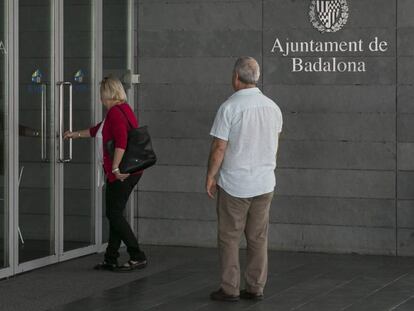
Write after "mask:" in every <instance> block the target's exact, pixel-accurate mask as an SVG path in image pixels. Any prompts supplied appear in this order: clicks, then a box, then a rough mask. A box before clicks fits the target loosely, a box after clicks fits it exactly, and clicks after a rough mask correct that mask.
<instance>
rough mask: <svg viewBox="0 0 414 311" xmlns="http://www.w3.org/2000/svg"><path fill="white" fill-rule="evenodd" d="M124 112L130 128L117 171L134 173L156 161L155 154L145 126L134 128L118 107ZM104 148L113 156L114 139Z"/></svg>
mask: <svg viewBox="0 0 414 311" xmlns="http://www.w3.org/2000/svg"><path fill="white" fill-rule="evenodd" d="M118 108H119V110H121V112H122V113H123V114H124V116H125V118H126V119H127V121H128V124H129V126H130V127H131V129H130V130H129V131H128V143H127V147H126V149H125V153H124V156H123V157H122V160H121V163H120V164H119V171H120V172H121V173H124V174H125V173H135V172H138V171H142V170H144V169H146V168H148V167H150V166H153V165H154V164H155V163H156V162H157V156H156V155H155V152H154V150H153V148H152V143H151V137H150V135H149V133H148V127H147V126H141V127H138V128H134V127H133V126H132V124H131V122H130V121H129V119H128V117H127V115H126V114H125V112H124V111H123V110H122V109H121V108H120V107H118ZM106 149H107V151H108V153H109V155H110V156H111V158H112V159H113V158H114V153H115V140H113V139H112V140H110V141H108V142H107V143H106Z"/></svg>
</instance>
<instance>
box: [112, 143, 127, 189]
mask: <svg viewBox="0 0 414 311" xmlns="http://www.w3.org/2000/svg"><path fill="white" fill-rule="evenodd" d="M124 153H125V149H122V148H115V152H114V159H113V161H112V173H113V174H114V175H115V176H116V178H117V179H119V180H120V181H124V179H126V178H128V176H129V174H123V173H121V171H120V170H119V164H120V163H121V161H122V157H123V156H124Z"/></svg>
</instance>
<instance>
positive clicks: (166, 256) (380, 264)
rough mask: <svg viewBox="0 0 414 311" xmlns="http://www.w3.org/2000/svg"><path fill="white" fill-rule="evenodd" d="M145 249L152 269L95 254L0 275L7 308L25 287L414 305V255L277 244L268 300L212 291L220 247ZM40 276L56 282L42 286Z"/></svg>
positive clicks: (61, 292)
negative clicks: (114, 267) (103, 260)
mask: <svg viewBox="0 0 414 311" xmlns="http://www.w3.org/2000/svg"><path fill="white" fill-rule="evenodd" d="M146 249H147V251H148V253H149V255H150V256H149V257H150V259H151V262H152V265H151V266H149V267H148V268H147V269H146V270H145V271H140V272H134V273H127V274H119V273H111V272H97V271H93V270H92V271H91V270H90V269H89V268H90V264H92V260H91V259H93V260H96V259H98V255H94V256H89V257H86V258H81V259H78V260H74V261H71V262H67V263H63V264H59V265H56V266H53V267H48V268H45V269H42V273H41V274H40V275H36V274H39V271H40V270H38V271H33V272H30V273H28V274H25V275H22V276H18V277H16V278H13V279H11V280H5V281H0V310H23V309H19V308H17V307H16V308H15V307H13V306H16V305H18V303H17V299H19V295H16V294H15V293H14V294H13V295H4V296H3V295H2V294H5V293H6V292H7V291H13V292H15V291H18V292H19V288H21V289H22V291H20V299H23V300H24V299H25V300H26V302H27V303H26V307H27V305H30V303H32V304H31V308H29V309H27V308H26V309H25V310H45V309H49V310H53V311H63V310H64V311H78V310H79V311H80V310H82V311H85V310H88V311H92V310H105V311H106V310H108V311H109V310H111V311H124V310H125V311H126V310H168V311H175V310H180V311H181V310H203V311H206V310H220V311H221V310H252V311H253V310H257V311H277V310H281V311H287V310H302V311H303V310H315V311H335V310H349V311H350V310H358V311H363V310H372V311H380V310H399V311H402V310H410V311H413V310H414V258H394V257H375V256H357V255H325V254H305V253H286V252H270V254H269V259H270V260H269V261H270V267H269V280H268V284H267V287H266V291H265V300H263V301H261V302H256V303H255V302H249V301H240V302H237V303H218V302H212V301H210V300H209V298H208V295H209V293H210V291H212V290H215V289H217V285H218V280H219V276H218V267H217V252H216V250H214V249H198V248H181V247H180V248H172V247H147V248H146ZM241 255H242V257H243V255H244V253H243V252H242V253H241ZM76 269H77V270H79V271H77V270H76ZM82 275H83V277H82ZM39 277H41V279H42V281H39V280H38V278H39ZM59 277H64V278H65V280H62V282H64V284H63V285H62V284H60V283H59V281H58V280H59ZM27 278H30V279H32V283H31V285H32V286H29V287H28V286H27V285H28V284H27V282H29V280H28V279H27ZM48 278H49V279H50V280H48ZM70 278H73V280H72V281H70V282H69V281H68V279H70ZM25 279H27V280H25ZM52 279H53V281H51V280H52ZM16 282H17V283H20V285H18V284H17V285H16V284H14V283H16ZM36 282H38V283H39V282H43V283H42V284H50V285H48V286H50V288H47V286H45V285H43V286H44V288H42V290H40V291H39V289H38V285H36ZM65 282H66V283H65ZM7 283H8V284H7ZM57 284H60V285H57ZM56 287H58V288H56ZM30 288H32V291H33V290H34V291H35V292H34V293H31V294H30V293H28V292H27V291H28V290H30ZM74 292H76V293H74ZM30 297H33V298H32V299H33V301H32V302H31V301H30ZM35 297H36V298H35ZM4 299H6V300H7V299H10V303H6V300H4ZM42 300H43V302H42ZM35 301H36V302H35ZM2 306H4V307H8V308H7V309H3V308H2ZM21 306H23V305H21Z"/></svg>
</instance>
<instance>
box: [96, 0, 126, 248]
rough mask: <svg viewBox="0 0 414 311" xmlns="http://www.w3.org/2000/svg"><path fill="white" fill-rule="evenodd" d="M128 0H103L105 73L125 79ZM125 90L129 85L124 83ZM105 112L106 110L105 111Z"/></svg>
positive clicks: (105, 237) (105, 236)
mask: <svg viewBox="0 0 414 311" xmlns="http://www.w3.org/2000/svg"><path fill="white" fill-rule="evenodd" d="M128 2H129V1H128V0H104V1H103V51H102V53H103V75H104V77H106V76H114V77H117V78H119V79H120V80H121V81H124V79H125V77H126V75H127V74H128V70H129V69H130V68H128ZM124 87H125V90H127V88H126V87H127V86H126V85H125V84H124ZM104 114H105V111H104ZM102 202H103V220H102V241H103V243H105V242H107V241H108V236H109V224H108V221H107V219H106V216H105V191H104V193H103V197H102Z"/></svg>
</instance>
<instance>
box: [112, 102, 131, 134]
mask: <svg viewBox="0 0 414 311" xmlns="http://www.w3.org/2000/svg"><path fill="white" fill-rule="evenodd" d="M116 107H118V109H119V110H121V112H122V114H123V115H124V116H125V119H127V121H128V124H129V127H130V128H131V129H133V128H134V127H133V126H132V123H131V121H129V118H128V116H127V115H126V113H125V112H124V111H123V110H122V109H121V107H119V105H116Z"/></svg>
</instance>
